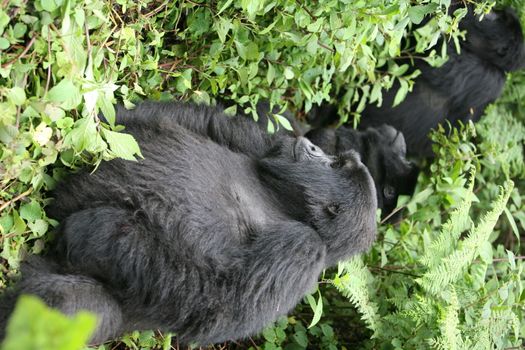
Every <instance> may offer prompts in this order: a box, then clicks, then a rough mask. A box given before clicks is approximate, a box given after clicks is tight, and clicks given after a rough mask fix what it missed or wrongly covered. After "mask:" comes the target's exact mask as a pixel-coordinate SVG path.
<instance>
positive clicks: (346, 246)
mask: <svg viewBox="0 0 525 350" xmlns="http://www.w3.org/2000/svg"><path fill="white" fill-rule="evenodd" d="M117 114H118V119H119V123H121V124H123V125H125V126H126V131H127V132H129V133H131V134H133V135H134V136H135V138H136V139H137V141H138V142H139V144H140V146H141V150H142V153H143V155H144V159H142V160H139V161H138V162H132V161H125V160H121V159H116V160H113V161H110V162H105V163H103V164H101V165H100V167H99V169H98V170H97V171H96V172H94V173H93V174H90V173H89V172H88V171H83V172H80V173H77V174H75V175H72V176H71V177H70V178H69V179H68V180H67V181H65V182H63V183H62V184H61V185H60V186H59V187H58V188H57V189H56V191H55V192H54V197H55V201H54V203H53V204H52V205H51V207H50V208H49V211H48V214H49V216H50V217H54V218H56V219H58V220H60V221H61V229H60V232H59V234H58V236H59V237H58V239H57V240H56V241H55V242H54V243H53V246H52V249H51V252H50V253H48V255H47V256H45V257H44V258H36V257H33V258H31V259H29V261H28V262H27V263H25V264H24V266H23V268H22V277H21V279H20V281H19V282H18V284H17V286H16V287H15V290H13V291H11V292H9V293H8V295H6V296H4V299H3V301H2V302H1V303H0V318H3V319H2V320H0V323H1V324H0V329H1V332H4V330H5V322H6V318H7V316H8V314H10V313H11V311H12V307H13V302H14V300H15V299H16V298H17V296H18V295H19V294H21V293H26V294H33V295H37V296H39V297H40V298H42V299H43V300H44V301H45V302H46V303H47V304H48V305H50V306H52V307H54V308H57V309H59V310H61V311H62V312H65V313H66V314H72V313H75V312H77V311H79V310H80V309H87V310H89V311H91V312H93V313H95V314H97V316H98V320H99V323H98V326H97V329H96V331H95V334H94V335H93V336H92V338H91V343H100V342H104V341H106V340H109V339H113V338H115V337H117V336H119V335H121V334H122V333H124V332H128V331H132V330H144V329H160V330H164V331H171V332H175V333H176V334H177V336H178V337H179V341H180V342H182V343H189V342H197V343H200V344H208V343H217V342H222V341H226V340H230V339H239V338H243V337H246V336H249V335H252V334H255V333H257V332H259V331H261V330H262V329H263V328H264V327H265V326H267V325H269V324H270V323H271V322H272V321H274V320H275V319H277V318H278V317H279V316H280V315H283V314H286V313H287V312H288V311H290V310H291V309H292V308H293V307H294V306H295V305H296V304H297V303H298V302H299V301H300V300H301V298H302V297H303V296H304V295H305V294H306V293H308V292H309V291H311V290H312V288H313V287H314V285H315V283H316V281H317V278H318V277H319V274H320V272H321V271H322V270H323V269H325V268H327V267H329V266H332V265H334V264H336V263H337V262H338V261H339V260H342V259H347V258H349V257H351V256H352V255H354V254H357V253H359V252H362V251H364V250H366V249H367V248H368V247H369V246H370V244H371V243H372V241H373V240H374V237H375V231H376V223H375V213H376V207H377V201H376V193H375V188H374V182H373V180H372V178H371V176H370V174H369V172H368V170H367V168H366V167H365V166H364V165H363V164H362V163H361V161H360V158H359V155H358V154H357V153H356V152H355V151H349V152H345V153H342V154H341V155H339V156H337V157H334V156H329V155H326V154H325V153H324V152H323V151H321V149H320V148H319V147H316V146H314V145H313V144H312V143H311V142H310V141H308V140H307V139H306V138H304V137H298V138H293V137H290V136H287V135H274V136H270V135H267V134H266V133H265V132H264V131H263V130H262V129H261V128H259V127H258V126H257V125H256V124H255V123H253V122H251V121H250V120H247V119H246V118H228V117H226V116H224V115H223V114H222V112H221V110H219V109H216V108H210V107H205V106H196V105H189V104H178V103H143V104H141V105H139V106H138V107H137V108H136V109H135V110H133V111H125V110H119V112H118V113H117ZM2 337H3V335H2Z"/></svg>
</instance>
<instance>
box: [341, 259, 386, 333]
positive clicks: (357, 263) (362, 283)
mask: <svg viewBox="0 0 525 350" xmlns="http://www.w3.org/2000/svg"><path fill="white" fill-rule="evenodd" d="M339 271H342V272H343V273H344V275H343V276H341V277H339V276H337V277H336V278H335V279H334V280H333V281H332V283H333V285H334V286H335V287H336V288H337V290H339V292H341V294H343V295H344V296H345V297H347V298H348V299H350V301H351V302H352V304H354V306H355V307H356V308H357V310H358V311H359V312H360V313H361V318H362V319H363V320H364V321H365V323H366V325H367V326H368V328H369V329H371V330H372V331H374V334H375V333H377V332H378V330H379V329H380V324H381V320H380V318H379V314H378V307H377V305H376V303H374V302H372V301H371V300H370V294H369V291H368V281H369V280H371V279H372V275H371V273H370V271H369V270H368V268H367V267H366V266H365V264H364V263H363V259H362V258H361V256H356V257H354V258H353V259H351V260H349V261H346V262H341V263H340V264H339Z"/></svg>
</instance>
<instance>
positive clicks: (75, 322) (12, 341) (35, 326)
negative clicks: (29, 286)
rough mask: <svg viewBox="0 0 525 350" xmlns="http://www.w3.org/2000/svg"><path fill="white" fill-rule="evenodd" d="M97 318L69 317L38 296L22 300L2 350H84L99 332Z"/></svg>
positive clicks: (86, 315)
mask: <svg viewBox="0 0 525 350" xmlns="http://www.w3.org/2000/svg"><path fill="white" fill-rule="evenodd" d="M95 325H96V318H95V316H94V315H92V314H90V313H87V312H84V311H81V312H79V313H77V314H76V315H74V316H65V315H63V314H61V313H59V312H58V311H55V310H52V309H50V308H48V307H47V306H46V305H44V303H43V302H42V301H40V300H39V299H38V298H36V297H34V296H25V295H23V296H21V297H20V298H19V300H18V303H17V304H16V307H15V310H14V312H13V315H12V317H11V319H10V321H9V323H8V325H7V332H6V333H7V334H6V338H5V340H4V342H3V344H2V350H30V349H35V350H36V349H38V350H77V349H78V350H80V349H81V348H82V347H83V346H84V345H85V344H86V342H87V340H88V339H89V336H90V334H91V333H92V331H93V330H94V329H95Z"/></svg>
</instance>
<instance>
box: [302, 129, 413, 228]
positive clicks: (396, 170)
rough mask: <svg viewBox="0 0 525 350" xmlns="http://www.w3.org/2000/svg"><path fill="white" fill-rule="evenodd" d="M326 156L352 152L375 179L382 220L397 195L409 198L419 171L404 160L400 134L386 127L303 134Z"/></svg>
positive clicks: (392, 205) (392, 206) (314, 131)
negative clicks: (356, 154) (357, 155)
mask: <svg viewBox="0 0 525 350" xmlns="http://www.w3.org/2000/svg"><path fill="white" fill-rule="evenodd" d="M305 136H306V137H307V138H308V139H309V140H310V141H312V142H313V143H314V144H316V145H317V146H319V147H321V149H322V150H323V151H325V152H326V153H328V154H342V153H344V152H346V151H348V150H355V151H356V152H358V153H359V154H360V155H361V161H362V162H363V163H364V164H365V165H366V167H367V168H368V171H370V175H372V178H373V179H374V183H375V187H376V193H377V206H378V207H379V208H380V209H381V215H382V217H383V218H385V217H390V218H391V219H395V218H396V217H395V216H391V213H392V211H393V210H394V209H395V208H396V205H397V199H398V197H399V196H400V195H408V196H410V195H412V194H413V193H414V189H415V187H416V183H417V177H418V174H419V169H418V168H417V167H416V166H415V165H414V164H413V163H412V162H409V161H408V160H407V159H406V158H405V157H406V144H405V138H404V137H403V134H402V133H401V132H399V131H397V130H396V129H394V128H393V127H391V126H389V125H381V126H379V127H377V128H372V127H370V128H367V129H366V130H364V131H360V130H355V129H352V128H350V127H347V126H341V127H339V128H338V129H333V128H319V129H313V130H311V131H309V132H308V133H306V135H305Z"/></svg>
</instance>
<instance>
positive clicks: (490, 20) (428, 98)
mask: <svg viewBox="0 0 525 350" xmlns="http://www.w3.org/2000/svg"><path fill="white" fill-rule="evenodd" d="M453 8H456V7H453ZM468 11H469V12H468V14H467V16H466V17H465V18H464V19H463V20H462V21H461V22H460V27H461V29H462V30H466V31H467V34H466V40H465V41H463V42H461V53H457V52H456V48H455V46H454V44H453V42H452V41H451V42H450V43H449V44H448V55H449V60H448V61H447V62H446V63H445V64H444V65H443V66H441V67H439V68H434V67H431V66H429V65H428V64H427V63H426V62H423V61H421V60H419V61H416V62H415V67H416V68H418V69H419V70H420V71H421V75H420V76H419V77H417V78H416V80H415V84H414V89H413V91H412V92H411V93H409V94H408V95H407V96H406V98H405V100H404V101H403V102H401V104H399V105H398V106H396V107H392V103H393V101H394V98H395V96H396V93H397V89H398V87H396V88H393V89H390V90H389V91H387V92H385V93H384V94H383V99H384V101H383V104H382V106H381V107H377V106H374V105H369V106H367V107H366V108H365V110H364V111H363V113H362V115H363V118H362V120H361V121H362V122H361V124H360V127H363V128H366V127H368V126H378V125H381V124H383V123H386V124H390V125H392V126H394V127H395V128H396V129H398V130H400V131H401V132H402V133H403V134H404V136H405V139H406V142H407V150H408V154H409V155H418V156H425V157H430V156H432V147H431V145H432V144H431V141H430V139H429V137H428V133H429V132H430V131H431V129H433V128H436V127H437V126H438V124H442V125H443V126H444V127H445V128H448V124H447V123H446V122H445V121H446V120H448V121H450V123H451V124H452V125H453V126H457V125H458V122H460V121H461V122H463V123H466V122H468V121H469V120H472V121H473V122H476V121H478V120H479V119H480V118H481V116H482V115H483V112H484V110H485V108H486V106H487V105H488V104H490V103H492V102H494V101H495V100H496V99H497V98H498V97H499V95H500V94H501V91H502V90H503V85H504V83H505V74H506V73H507V72H512V71H515V70H517V69H520V68H522V67H523V66H524V62H525V48H524V43H523V34H522V29H521V25H520V21H519V19H518V17H517V16H516V14H515V13H514V11H513V10H512V9H510V8H506V9H504V10H495V11H492V12H490V13H489V14H487V15H486V16H485V18H484V19H483V20H481V21H480V19H479V17H478V16H477V15H475V14H474V13H473V10H472V8H471V7H469V8H468Z"/></svg>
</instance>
